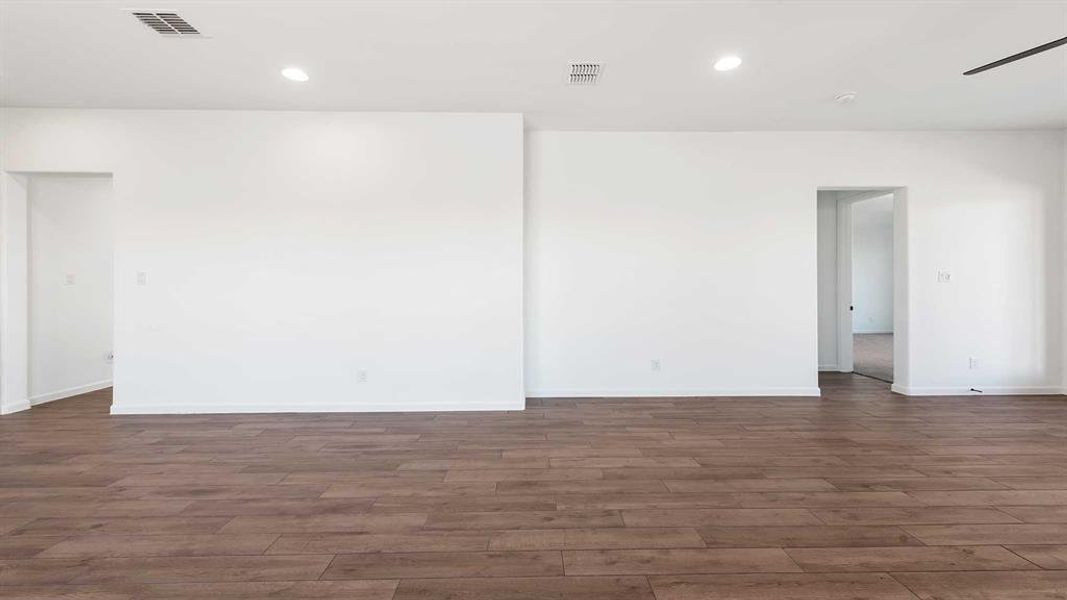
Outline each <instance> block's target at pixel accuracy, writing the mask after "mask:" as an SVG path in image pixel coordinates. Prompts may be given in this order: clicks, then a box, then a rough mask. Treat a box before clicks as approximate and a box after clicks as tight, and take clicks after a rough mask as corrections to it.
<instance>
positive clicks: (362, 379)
mask: <svg viewBox="0 0 1067 600" xmlns="http://www.w3.org/2000/svg"><path fill="white" fill-rule="evenodd" d="M356 381H357V382H359V383H367V371H366V370H364V369H360V370H358V371H356Z"/></svg>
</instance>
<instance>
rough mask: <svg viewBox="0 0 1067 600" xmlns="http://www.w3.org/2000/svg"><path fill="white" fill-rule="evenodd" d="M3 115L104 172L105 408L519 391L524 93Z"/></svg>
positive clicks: (47, 165)
mask: <svg viewBox="0 0 1067 600" xmlns="http://www.w3.org/2000/svg"><path fill="white" fill-rule="evenodd" d="M0 117H2V126H3V131H2V135H0V140H2V142H0V143H2V147H0V150H2V160H3V164H2V167H3V169H4V170H6V171H14V172H24V171H66V172H70V171H74V172H106V173H114V199H115V203H116V213H117V215H118V218H117V221H116V254H115V278H116V281H115V315H116V321H115V352H116V361H115V394H116V395H115V406H114V408H113V410H114V411H115V412H120V413H121V412H229V411H272V410H275V411H276V410H420V409H427V410H429V409H486V408H492V409H519V408H522V407H523V403H524V400H523V393H522V392H523V383H522V276H523V269H522V194H523V189H522V185H523V178H522V177H523V138H522V136H523V132H522V117H521V116H520V115H515V114H481V115H472V114H420V113H405V114H399V113H298V112H287V113H286V112H229V111H119V110H116V111H83V110H47V109H46V110H36V109H8V110H5V111H4V112H3V113H2V115H0ZM139 273H143V274H144V281H145V284H146V285H138V280H139V279H138V277H139V275H138V274H139ZM364 378H365V379H366V380H365V381H364Z"/></svg>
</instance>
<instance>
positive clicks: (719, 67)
mask: <svg viewBox="0 0 1067 600" xmlns="http://www.w3.org/2000/svg"><path fill="white" fill-rule="evenodd" d="M740 66H741V57H740V56H724V57H722V58H720V59H719V60H717V61H715V70H716V71H733V70H734V69H736V68H737V67H740Z"/></svg>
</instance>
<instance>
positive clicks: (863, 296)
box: [852, 194, 893, 333]
mask: <svg viewBox="0 0 1067 600" xmlns="http://www.w3.org/2000/svg"><path fill="white" fill-rule="evenodd" d="M852 305H853V306H854V307H855V309H854V310H853V314H852V332H853V333H892V332H893V195H892V194H888V195H885V196H882V197H879V198H872V199H870V200H862V201H860V202H856V203H853V204H852Z"/></svg>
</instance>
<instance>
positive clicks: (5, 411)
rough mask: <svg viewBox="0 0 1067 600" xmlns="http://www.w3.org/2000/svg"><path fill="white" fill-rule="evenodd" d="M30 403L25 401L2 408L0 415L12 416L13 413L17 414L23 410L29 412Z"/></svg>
mask: <svg viewBox="0 0 1067 600" xmlns="http://www.w3.org/2000/svg"><path fill="white" fill-rule="evenodd" d="M29 408H30V401H29V400H23V401H22V402H15V403H13V404H9V405H4V406H0V415H10V414H11V413H17V412H20V411H23V410H29Z"/></svg>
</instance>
